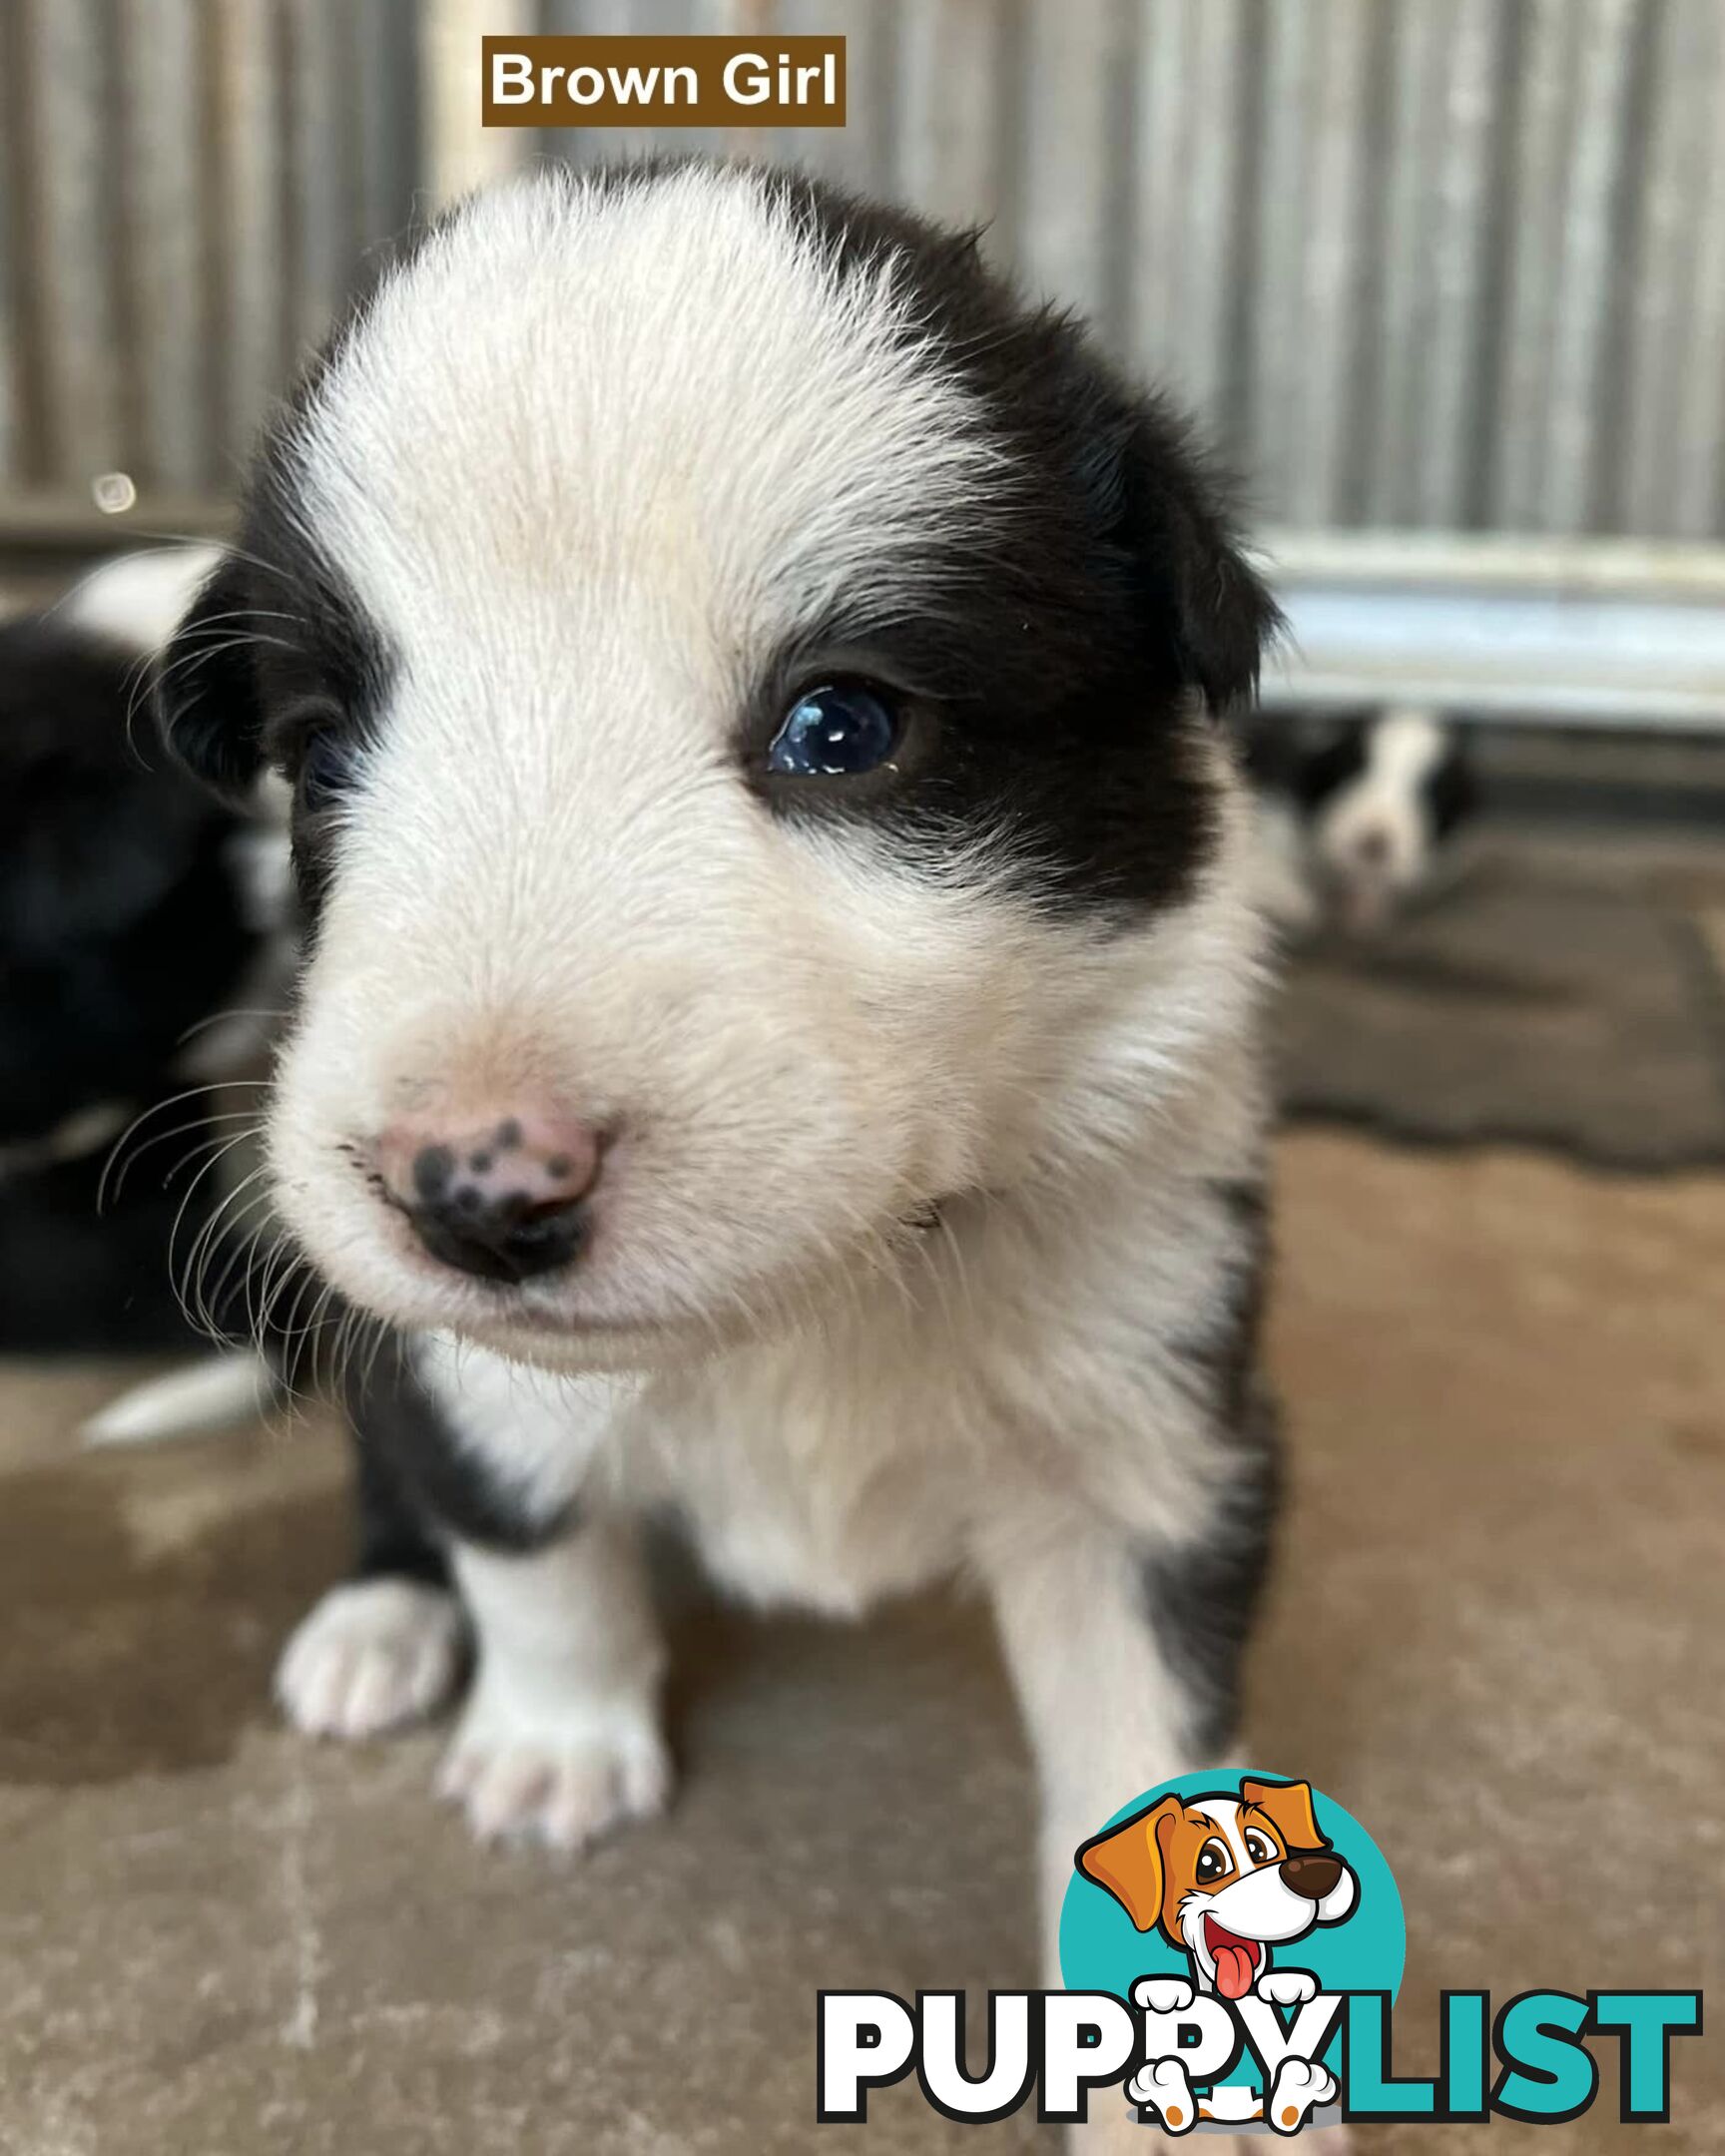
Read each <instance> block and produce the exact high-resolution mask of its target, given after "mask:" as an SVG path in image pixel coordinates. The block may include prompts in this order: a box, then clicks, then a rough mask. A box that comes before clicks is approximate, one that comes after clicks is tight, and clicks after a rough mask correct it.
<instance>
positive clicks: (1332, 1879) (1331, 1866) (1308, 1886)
mask: <svg viewBox="0 0 1725 2156" xmlns="http://www.w3.org/2000/svg"><path fill="white" fill-rule="evenodd" d="M1279 1869H1280V1871H1281V1874H1282V1884H1283V1886H1284V1887H1287V1888H1288V1890H1289V1891H1290V1893H1297V1894H1299V1895H1300V1896H1301V1897H1302V1898H1303V1899H1305V1900H1307V1901H1322V1900H1323V1899H1324V1896H1325V1895H1326V1894H1329V1893H1334V1892H1335V1890H1336V1888H1337V1887H1338V1886H1339V1885H1340V1884H1341V1879H1342V1860H1341V1859H1340V1858H1339V1857H1329V1856H1326V1855H1325V1854H1324V1853H1323V1852H1322V1851H1320V1852H1318V1853H1317V1854H1316V1855H1314V1856H1311V1857H1285V1858H1284V1859H1283V1860H1282V1863H1281V1866H1280V1867H1279Z"/></svg>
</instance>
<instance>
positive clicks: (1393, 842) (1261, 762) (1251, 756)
mask: <svg viewBox="0 0 1725 2156" xmlns="http://www.w3.org/2000/svg"><path fill="white" fill-rule="evenodd" d="M1246 769H1247V772H1248V775H1249V776H1250V777H1251V778H1252V780H1253V781H1254V783H1255V785H1256V786H1257V788H1258V792H1259V830H1260V836H1261V840H1262V852H1263V872H1264V883H1263V891H1264V896H1265V899H1266V904H1267V907H1268V909H1269V910H1270V911H1271V912H1272V913H1273V914H1274V915H1275V916H1276V917H1277V918H1278V919H1279V920H1280V921H1281V922H1282V923H1283V925H1284V926H1286V927H1290V928H1295V929H1299V928H1307V927H1316V926H1320V925H1328V926H1335V927H1338V928H1341V929H1343V930H1344V931H1346V932H1347V933H1348V934H1351V935H1361V936H1369V935H1373V934H1376V933H1377V932H1378V931H1379V930H1381V929H1384V928H1387V927H1388V926H1390V925H1391V923H1392V922H1394V921H1395V920H1396V919H1397V918H1398V917H1399V916H1400V915H1401V914H1402V913H1403V912H1404V911H1405V910H1406V908H1407V907H1408V906H1409V905H1411V904H1412V903H1413V902H1414V901H1415V900H1417V899H1418V898H1420V897H1422V896H1423V895H1425V894H1427V893H1429V892H1431V891H1433V890H1435V889H1438V888H1439V887H1440V886H1441V885H1442V884H1443V882H1444V881H1445V880H1446V879H1447V878H1448V877H1449V876H1450V875H1451V874H1452V873H1453V872H1454V871H1455V869H1456V868H1457V867H1458V866H1459V865H1460V863H1461V861H1462V858H1463V855H1462V852H1461V850H1460V848H1459V847H1458V843H1457V841H1458V839H1459V837H1460V834H1461V832H1462V831H1463V829H1464V828H1465V827H1466V825H1467V824H1468V823H1469V822H1470V820H1471V819H1472V817H1473V815H1474V812H1475V811H1476V809H1477V808H1478V807H1479V800H1480V789H1479V784H1478V780H1477V778H1476V776H1475V773H1474V770H1473V765H1472V761H1471V759H1470V757H1469V756H1468V753H1467V746H1466V741H1465V737H1464V736H1463V735H1462V734H1460V733H1459V732H1457V730H1456V729H1455V728H1454V727H1453V726H1451V725H1449V724H1447V723H1446V722H1445V721H1444V720H1443V719H1442V718H1440V717H1439V715H1438V713H1436V712H1433V711H1429V710H1427V709H1425V708H1424V707H1423V706H1416V705H1393V706H1391V707H1389V708H1388V709H1386V710H1384V711H1379V712H1372V713H1368V714H1365V715H1362V716H1358V717H1354V718H1350V719H1345V720H1343V721H1342V722H1341V723H1339V724H1337V725H1335V726H1333V727H1332V728H1331V729H1330V730H1329V732H1328V733H1327V735H1326V736H1325V738H1323V739H1322V740H1320V741H1319V742H1317V743H1316V744H1312V743H1308V742H1306V741H1303V740H1302V739H1300V738H1299V737H1297V736H1296V735H1295V734H1294V733H1293V732H1292V730H1291V727H1290V724H1289V722H1288V721H1287V720H1285V719H1278V718H1275V717H1272V716H1266V717H1264V718H1263V719H1262V720H1261V721H1260V722H1259V723H1258V724H1257V725H1256V726H1254V727H1253V728H1252V729H1251V730H1250V731H1249V733H1248V735H1247V738H1246Z"/></svg>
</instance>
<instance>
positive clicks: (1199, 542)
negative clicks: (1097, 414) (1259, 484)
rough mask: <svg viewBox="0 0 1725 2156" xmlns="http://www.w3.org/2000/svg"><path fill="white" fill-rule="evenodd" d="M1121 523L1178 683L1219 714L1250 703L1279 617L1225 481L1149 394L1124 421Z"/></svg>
mask: <svg viewBox="0 0 1725 2156" xmlns="http://www.w3.org/2000/svg"><path fill="white" fill-rule="evenodd" d="M1118 483H1119V487H1120V524H1119V527H1118V529H1119V531H1120V534H1121V536H1122V537H1123V538H1124V539H1125V542H1126V544H1127V546H1128V548H1129V550H1130V552H1131V555H1132V557H1133V563H1134V572H1135V575H1136V576H1137V578H1138V580H1139V582H1140V586H1141V590H1140V599H1141V603H1142V604H1143V605H1144V606H1145V607H1146V608H1147V609H1149V610H1150V618H1151V619H1152V620H1153V621H1155V622H1157V623H1159V624H1165V625H1166V626H1165V629H1164V632H1163V634H1164V640H1165V651H1166V657H1167V660H1168V662H1169V665H1170V671H1171V673H1172V675H1173V678H1174V680H1175V681H1176V682H1177V683H1178V684H1179V686H1180V687H1182V688H1186V689H1195V690H1196V691H1197V692H1198V694H1199V695H1200V696H1201V697H1202V698H1203V700H1204V702H1205V704H1206V705H1207V706H1208V708H1209V709H1210V711H1211V712H1212V713H1214V714H1216V715H1217V716H1218V717H1220V716H1221V715H1222V714H1223V713H1225V712H1227V711H1229V710H1231V709H1232V708H1233V707H1234V706H1236V705H1241V704H1245V703H1247V702H1249V701H1250V700H1251V698H1252V697H1253V696H1254V695H1255V694H1256V692H1257V688H1258V669H1259V665H1260V663H1261V661H1262V659H1263V656H1264V653H1265V651H1266V649H1267V648H1268V647H1269V645H1270V644H1271V643H1272V641H1273V640H1274V639H1275V637H1276V635H1277V633H1278V631H1279V630H1280V629H1281V626H1282V615H1281V611H1280V609H1279V608H1278V607H1277V605H1276V602H1275V600H1274V599H1272V598H1271V596H1270V593H1269V590H1268V588H1267V587H1266V585H1265V583H1264V581H1263V579H1262V578H1261V577H1260V576H1259V574H1258V572H1257V571H1256V570H1255V569H1254V568H1253V567H1252V565H1251V563H1250V562H1249V561H1248V560H1247V558H1246V555H1245V552H1244V551H1243V549H1242V546H1241V542H1240V536H1239V533H1238V531H1237V530H1236V528H1235V522H1234V517H1233V513H1232V506H1231V503H1230V499H1229V491H1230V490H1229V487H1228V484H1227V482H1226V481H1225V479H1224V478H1223V477H1222V475H1221V474H1220V473H1219V472H1218V471H1216V470H1215V469H1214V468H1213V467H1212V465H1211V464H1210V462H1209V461H1208V459H1207V458H1206V456H1205V454H1204V452H1203V451H1202V450H1201V449H1200V448H1199V447H1198V446H1197V444H1196V443H1195V442H1194V440H1193V439H1192V437H1191V434H1190V432H1189V430H1188V429H1187V428H1186V427H1185V426H1184V425H1183V424H1182V423H1181V422H1180V421H1179V420H1178V419H1177V418H1175V417H1174V416H1173V414H1172V413H1171V412H1169V411H1168V410H1167V409H1165V408H1164V407H1163V406H1162V405H1161V404H1160V403H1158V402H1157V401H1155V400H1154V399H1148V400H1146V401H1145V402H1144V403H1143V404H1142V405H1140V406H1139V407H1138V409H1137V410H1136V411H1135V413H1134V414H1133V416H1132V418H1131V420H1130V421H1129V422H1128V424H1127V428H1126V432H1125V435H1124V439H1123V441H1122V443H1121V446H1120V452H1119V482H1118Z"/></svg>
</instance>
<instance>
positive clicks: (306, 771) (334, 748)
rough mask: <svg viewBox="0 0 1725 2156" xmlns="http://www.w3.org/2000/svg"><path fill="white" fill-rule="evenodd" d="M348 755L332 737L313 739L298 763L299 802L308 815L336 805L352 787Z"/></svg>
mask: <svg viewBox="0 0 1725 2156" xmlns="http://www.w3.org/2000/svg"><path fill="white" fill-rule="evenodd" d="M353 778H354V770H353V756H352V752H351V751H350V750H349V749H348V748H347V747H346V746H345V745H344V744H343V743H341V742H340V741H337V740H336V739H335V737H334V736H333V735H330V734H318V735H314V736H313V737H312V739H311V741H310V742H309V743H308V744H307V745H306V749H305V754H304V755H303V756H302V757H301V758H300V760H299V799H300V801H301V802H302V803H303V805H304V806H305V808H307V809H308V810H310V811H311V812H312V813H315V812H316V811H317V810H318V809H319V808H329V807H331V806H332V804H334V803H335V802H336V801H338V800H339V799H340V798H341V796H342V795H343V794H344V793H345V792H346V791H347V789H348V788H349V787H350V786H351V785H352V784H353Z"/></svg>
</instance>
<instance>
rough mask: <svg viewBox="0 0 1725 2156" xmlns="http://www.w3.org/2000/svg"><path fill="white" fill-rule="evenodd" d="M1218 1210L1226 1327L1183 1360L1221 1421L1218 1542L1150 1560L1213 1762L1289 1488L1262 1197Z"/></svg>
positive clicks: (1247, 1186) (1167, 1642) (1246, 1186)
mask: <svg viewBox="0 0 1725 2156" xmlns="http://www.w3.org/2000/svg"><path fill="white" fill-rule="evenodd" d="M1214 1195H1215V1198H1216V1201H1217V1203H1218V1204H1219V1205H1220V1206H1221V1207H1222V1208H1223V1209H1224V1210H1225V1211H1226V1212H1227V1214H1228V1216H1229V1218H1230V1219H1231V1220H1232V1222H1233V1223H1234V1225H1235V1229H1236V1231H1237V1250H1238V1255H1237V1257H1236V1259H1235V1261H1234V1263H1233V1264H1232V1265H1231V1266H1230V1268H1229V1271H1228V1275H1227V1286H1226V1288H1225V1290H1224V1300H1223V1305H1222V1308H1221V1309H1220V1310H1219V1312H1218V1315H1217V1322H1216V1325H1215V1327H1214V1328H1213V1329H1212V1330H1211V1331H1210V1332H1209V1333H1207V1334H1206V1336H1205V1338H1204V1339H1203V1340H1202V1341H1201V1342H1197V1343H1192V1344H1188V1345H1187V1346H1186V1347H1185V1348H1183V1349H1182V1352H1183V1354H1184V1355H1185V1357H1186V1359H1187V1360H1188V1361H1189V1363H1190V1364H1191V1365H1192V1368H1193V1371H1194V1376H1195V1379H1196V1381H1197V1383H1198V1385H1199V1386H1200V1388H1201V1390H1202V1392H1203V1394H1204V1396H1205V1399H1206V1402H1207V1404H1208V1406H1209V1408H1210V1410H1211V1413H1212V1416H1213V1420H1214V1427H1215V1432H1216V1441H1217V1444H1218V1445H1219V1446H1220V1447H1221V1448H1222V1450H1223V1452H1224V1455H1225V1458H1226V1460H1227V1464H1228V1467H1229V1470H1230V1473H1229V1480H1228V1484H1227V1488H1226V1491H1225V1493H1224V1495H1223V1496H1222V1498H1221V1499H1220V1501H1219V1503H1218V1506H1217V1509H1216V1513H1215V1516H1214V1519H1213V1521H1212V1523H1211V1525H1210V1526H1209V1528H1208V1530H1207V1531H1206V1532H1205V1533H1203V1534H1202V1535H1201V1536H1200V1537H1199V1538H1198V1539H1197V1540H1196V1541H1195V1542H1193V1543H1191V1544H1188V1545H1187V1546H1185V1547H1182V1548H1173V1549H1163V1550H1157V1551H1155V1552H1154V1553H1152V1554H1150V1555H1147V1556H1146V1558H1145V1560H1144V1594H1145V1604H1146V1608H1147V1610H1148V1613H1149V1618H1150V1623H1151V1625H1152V1627H1153V1629H1154V1631H1155V1634H1156V1640H1157V1644H1158V1646H1159V1648H1160V1649H1161V1652H1162V1654H1163V1655H1164V1657H1165V1658H1166V1660H1167V1662H1168V1666H1169V1669H1170V1671H1171V1673H1172V1674H1173V1676H1174V1677H1175V1679H1176V1681H1177V1682H1178V1683H1179V1684H1180V1685H1181V1686H1182V1687H1183V1688H1184V1690H1185V1692H1186V1694H1187V1699H1188V1713H1189V1722H1188V1728H1187V1732H1186V1735H1187V1741H1188V1742H1189V1744H1190V1745H1191V1746H1192V1748H1193V1751H1194V1755H1195V1756H1196V1757H1198V1758H1202V1759H1212V1758H1214V1757H1215V1756H1216V1755H1217V1754H1218V1753H1219V1752H1220V1751H1221V1750H1222V1748H1223V1747H1224V1746H1225V1745H1226V1744H1227V1743H1228V1741H1229V1739H1230V1737H1231V1736H1232V1734H1233V1731H1234V1726H1235V1722H1236V1719H1237V1716H1238V1713H1239V1698H1240V1668H1241V1661H1242V1657H1243V1654H1244V1650H1245V1646H1246V1642H1247V1640H1248V1639H1249V1637H1250V1636H1251V1631H1252V1622H1253V1619H1254V1617H1255V1615H1256V1613H1257V1608H1258V1602H1259V1599H1260V1596H1261V1594H1262V1591H1263V1586H1264V1580H1265V1577H1266V1574H1267V1572H1268V1570H1269V1564H1270V1555H1271V1546H1272V1542H1273V1539H1274V1531H1275V1524H1276V1515H1277V1512H1278V1509H1279V1505H1280V1498H1281V1488H1282V1464H1281V1445H1280V1438H1279V1432H1278V1428H1277V1422H1276V1412H1275V1405H1274V1402H1273V1401H1272V1400H1271V1398H1270V1396H1269V1394H1268V1392H1267V1391H1266V1390H1265V1388H1264V1386H1263V1383H1262V1380H1261V1379H1260V1377H1259V1374H1258V1335H1259V1330H1260V1322H1261V1319H1262V1316H1263V1308H1264V1287H1265V1277H1266V1273H1267V1269H1268V1258H1269V1214H1268V1207H1267V1205H1266V1201H1265V1194H1264V1191H1263V1188H1262V1186H1261V1185H1259V1184H1257V1183H1253V1182H1230V1183H1218V1184H1217V1185H1215V1186H1214Z"/></svg>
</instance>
